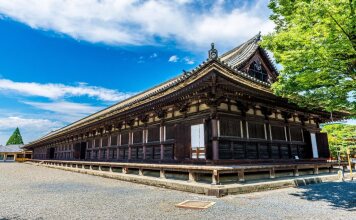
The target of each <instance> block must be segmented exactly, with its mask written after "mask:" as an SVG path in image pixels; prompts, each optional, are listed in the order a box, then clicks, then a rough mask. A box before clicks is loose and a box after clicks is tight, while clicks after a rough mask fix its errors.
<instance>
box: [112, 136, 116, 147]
mask: <svg viewBox="0 0 356 220" xmlns="http://www.w3.org/2000/svg"><path fill="white" fill-rule="evenodd" d="M111 146H117V135H111Z"/></svg>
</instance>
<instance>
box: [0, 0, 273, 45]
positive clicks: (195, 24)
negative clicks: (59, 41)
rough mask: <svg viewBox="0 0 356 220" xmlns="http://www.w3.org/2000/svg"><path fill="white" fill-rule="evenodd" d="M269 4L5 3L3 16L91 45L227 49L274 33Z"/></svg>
mask: <svg viewBox="0 0 356 220" xmlns="http://www.w3.org/2000/svg"><path fill="white" fill-rule="evenodd" d="M209 3H210V6H209V7H205V6H206V5H209ZM229 3H230V4H232V5H227V4H229ZM267 3H268V0H255V1H254V2H252V3H250V4H247V3H246V2H245V3H244V2H243V1H242V3H239V4H237V3H233V2H232V1H223V0H221V1H207V2H199V3H197V2H196V1H191V0H174V1H170V0H145V1H142V0H120V1H117V0H101V1H98V0H87V1H81V0H70V1H67V0H46V1H43V0H2V1H0V14H3V15H5V16H8V17H11V18H12V19H15V20H18V21H20V22H23V23H26V24H27V25H29V26H31V27H32V28H36V29H45V30H54V31H56V32H59V33H64V34H67V35H69V36H71V37H73V38H76V39H82V40H86V41H89V42H104V43H107V44H114V45H143V44H145V45H147V44H151V45H154V44H157V43H159V42H162V40H163V42H166V40H175V41H177V42H178V44H179V45H181V46H183V47H185V48H187V49H189V50H195V49H202V48H204V49H206V48H207V47H208V45H209V44H210V43H211V42H215V43H216V44H217V46H218V47H220V48H228V47H232V46H235V45H236V44H238V43H240V42H241V41H243V40H246V39H247V38H249V37H251V36H253V35H255V34H256V33H258V31H260V30H261V31H262V32H263V33H266V32H269V31H271V30H272V29H273V26H274V25H273V23H272V22H271V21H269V19H268V14H269V9H268V8H267ZM198 4H201V5H199V6H198V7H199V8H197V5H198ZM157 39H160V40H157Z"/></svg>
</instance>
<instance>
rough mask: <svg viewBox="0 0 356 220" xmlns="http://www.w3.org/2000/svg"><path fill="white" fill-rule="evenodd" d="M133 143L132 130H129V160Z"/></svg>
mask: <svg viewBox="0 0 356 220" xmlns="http://www.w3.org/2000/svg"><path fill="white" fill-rule="evenodd" d="M131 143H132V132H129V153H128V156H127V159H128V160H130V159H131Z"/></svg>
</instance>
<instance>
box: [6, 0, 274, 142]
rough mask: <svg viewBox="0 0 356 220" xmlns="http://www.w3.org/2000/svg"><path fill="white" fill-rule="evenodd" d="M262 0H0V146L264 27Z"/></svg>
mask: <svg viewBox="0 0 356 220" xmlns="http://www.w3.org/2000/svg"><path fill="white" fill-rule="evenodd" d="M267 2H268V1H267V0H254V1H238V0H226V1H223V0H220V1H213V0H211V1H202V0H196V1H192V0H170V1H168V0H167V1H163V0H146V1H143V0H132V1H128V0H120V1H114V0H102V1H97V0H88V1H85V4H84V3H83V1H78V0H71V1H64V0H51V1H41V0H3V1H0V144H5V143H6V140H7V139H8V137H9V136H10V135H11V133H12V131H13V130H14V129H15V128H16V127H17V126H18V127H19V128H20V130H21V132H22V135H23V138H24V141H25V142H29V141H32V140H34V139H36V138H38V137H40V136H42V135H44V134H46V133H48V132H50V131H51V130H54V129H57V128H60V127H62V126H64V125H66V124H68V123H70V122H73V121H75V120H78V119H80V118H82V117H84V116H86V115H88V114H91V113H94V112H96V111H98V110H100V109H102V108H104V107H107V106H109V105H112V104H114V103H116V102H118V101H120V100H122V99H124V98H126V97H129V96H130V95H132V94H135V93H137V92H140V91H143V90H145V89H148V88H150V87H152V86H154V85H156V84H158V83H161V82H163V81H165V80H168V79H170V78H172V77H174V76H176V75H178V74H180V73H181V72H182V70H183V69H185V70H189V69H192V68H194V67H195V66H196V65H199V63H200V62H201V61H202V60H204V59H206V57H207V51H208V49H209V47H210V43H211V42H215V44H216V46H217V48H218V49H219V51H220V52H224V51H226V50H227V49H230V48H232V47H234V46H237V45H238V44H239V43H242V42H243V41H245V40H247V39H249V38H250V37H252V36H253V35H255V34H256V33H258V31H262V33H268V32H269V31H271V30H272V29H273V24H272V22H270V21H269V19H268V16H269V13H270V11H269V9H268V8H267Z"/></svg>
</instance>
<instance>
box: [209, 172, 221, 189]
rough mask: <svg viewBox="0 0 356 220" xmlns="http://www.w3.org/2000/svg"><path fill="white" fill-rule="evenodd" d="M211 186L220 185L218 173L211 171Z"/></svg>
mask: <svg viewBox="0 0 356 220" xmlns="http://www.w3.org/2000/svg"><path fill="white" fill-rule="evenodd" d="M211 184H212V185H218V184H220V178H219V172H218V171H217V170H213V173H212V175H211Z"/></svg>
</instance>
